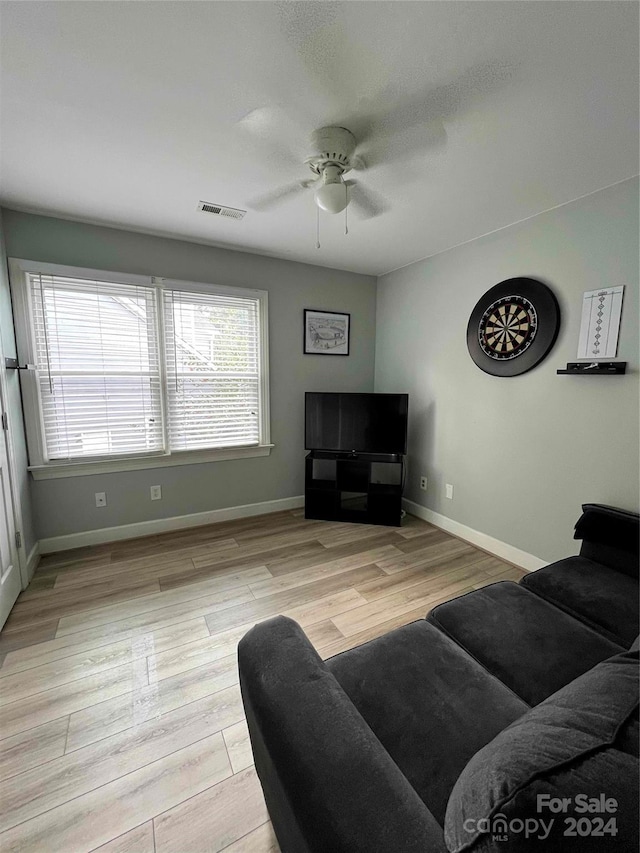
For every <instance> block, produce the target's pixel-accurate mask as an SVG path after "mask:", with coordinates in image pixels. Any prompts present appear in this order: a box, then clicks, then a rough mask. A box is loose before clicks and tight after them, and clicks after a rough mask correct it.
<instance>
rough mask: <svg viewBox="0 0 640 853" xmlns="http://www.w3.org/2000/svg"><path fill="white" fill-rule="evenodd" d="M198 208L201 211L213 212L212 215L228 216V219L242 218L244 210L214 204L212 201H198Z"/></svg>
mask: <svg viewBox="0 0 640 853" xmlns="http://www.w3.org/2000/svg"><path fill="white" fill-rule="evenodd" d="M198 210H201V211H202V212H203V213H213V214H214V216H228V217H229V218H230V219H243V218H244V215H245V213H246V212H247V211H246V210H238V209H237V208H235V207H225V206H224V205H223V204H215V203H214V202H212V201H199V202H198Z"/></svg>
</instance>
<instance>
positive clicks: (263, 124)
mask: <svg viewBox="0 0 640 853" xmlns="http://www.w3.org/2000/svg"><path fill="white" fill-rule="evenodd" d="M236 127H237V128H238V129H239V130H241V131H242V132H243V133H244V134H245V136H248V137H250V138H251V139H253V141H254V142H257V143H259V144H260V148H261V150H262V151H265V150H266V152H267V153H268V154H269V155H270V157H271V158H274V157H276V158H277V159H278V162H279V163H280V164H282V165H284V166H300V165H301V164H302V163H303V162H304V158H305V156H306V146H305V145H304V134H303V133H302V132H301V130H300V129H299V128H298V127H297V126H296V124H295V123H294V122H293V121H292V120H291V119H290V118H289V117H288V116H287V115H286V113H284V111H282V110H281V109H280V108H279V107H275V106H273V107H258V108H257V109H255V110H251V112H249V113H247V115H245V116H243V118H241V119H240V120H239V121H237V122H236Z"/></svg>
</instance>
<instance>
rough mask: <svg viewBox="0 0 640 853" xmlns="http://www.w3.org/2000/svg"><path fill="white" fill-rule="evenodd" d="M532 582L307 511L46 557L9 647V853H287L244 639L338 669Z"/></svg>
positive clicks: (1, 771)
mask: <svg viewBox="0 0 640 853" xmlns="http://www.w3.org/2000/svg"><path fill="white" fill-rule="evenodd" d="M522 574H523V572H522V571H521V570H519V569H516V568H514V567H513V566H510V565H509V564H507V563H504V562H502V561H500V560H498V559H496V558H494V557H491V556H489V555H487V554H486V553H484V552H482V551H479V550H477V549H476V548H473V547H472V546H470V545H468V544H466V543H464V542H461V541H460V540H458V539H454V538H452V537H451V536H449V535H447V534H446V533H443V532H442V531H440V530H438V529H436V528H435V527H432V526H430V525H429V524H426V523H425V522H423V521H420V520H418V519H416V518H413V517H411V516H408V517H407V518H406V519H405V521H404V524H403V526H402V528H399V529H396V528H386V527H383V528H381V527H370V526H365V525H355V524H334V523H330V522H322V521H307V520H305V519H304V517H303V514H302V511H296V512H281V513H275V514H273V515H269V516H261V517H258V518H249V519H241V520H237V521H231V522H224V523H221V524H215V525H210V526H208V527H199V528H195V529H193V530H182V531H179V532H173V533H167V534H164V535H160V536H151V537H146V538H143V539H136V540H130V541H127V542H119V543H113V544H110V545H101V546H96V547H94V548H83V549H77V550H74V551H68V552H66V553H60V554H52V555H48V556H46V557H44V558H43V560H42V561H41V563H40V566H39V568H38V571H37V573H36V576H35V578H34V580H33V582H32V583H31V586H30V587H29V589H28V590H27V591H26V592H24V593H23V594H22V595H21V596H20V598H19V600H18V602H17V603H16V606H15V607H14V609H13V611H12V613H11V615H10V617H9V620H8V621H7V624H6V626H5V628H4V630H3V631H2V634H0V655H2V656H3V660H2V667H1V668H0V849H1V850H2V851H3V853H10V851H20V853H32V851H47V853H80V851H92V850H100V851H101V853H204V851H207V853H212V851H223V850H224V851H225V853H268V851H274V853H275V851H277V850H278V846H277V843H276V841H275V838H274V836H273V833H272V830H271V827H270V824H269V821H268V815H267V811H266V808H265V805H264V800H263V798H262V792H261V789H260V785H259V782H258V780H257V777H256V774H255V771H254V769H253V759H252V755H251V747H250V744H249V737H248V732H247V727H246V724H245V722H244V715H243V708H242V702H241V698H240V691H239V688H238V673H237V666H236V646H237V643H238V640H239V639H240V637H242V635H243V634H244V633H245V632H246V631H247V630H248V629H249V628H250V627H251V625H253V624H255V622H258V621H260V620H262V619H266V618H268V617H270V616H274V615H276V614H278V613H284V614H286V615H288V616H291V617H292V618H293V619H296V620H297V621H298V622H300V624H301V625H302V626H303V628H304V629H305V631H306V632H307V634H308V636H309V637H310V639H311V641H312V642H313V644H314V645H315V646H316V648H317V649H318V651H319V652H320V654H321V655H322V656H323V657H325V658H326V657H330V656H331V655H334V654H337V653H338V652H340V651H343V650H345V649H349V648H351V647H352V646H356V645H358V644H360V643H363V642H365V641H367V640H370V639H372V638H374V637H377V636H379V635H381V634H384V633H385V632H386V631H389V630H391V629H393V628H395V627H397V626H399V625H403V624H405V623H407V622H411V621H413V620H415V619H419V618H422V617H423V616H424V615H425V614H426V613H427V612H428V611H429V610H430V609H431V608H432V607H433V606H434V605H435V604H437V603H438V602H440V601H444V600H446V599H448V598H452V597H454V596H456V595H459V594H460V593H463V592H466V591H468V590H471V589H475V588H478V587H480V586H483V585H485V584H487V583H491V582H493V581H496V580H499V579H504V578H508V579H513V580H518V579H519V578H520V577H521V576H522Z"/></svg>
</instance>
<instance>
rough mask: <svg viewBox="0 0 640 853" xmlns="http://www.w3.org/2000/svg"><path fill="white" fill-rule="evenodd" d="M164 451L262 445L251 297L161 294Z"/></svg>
mask: <svg viewBox="0 0 640 853" xmlns="http://www.w3.org/2000/svg"><path fill="white" fill-rule="evenodd" d="M163 299H164V330H165V364H166V371H167V401H168V405H167V411H168V425H167V426H168V435H169V446H170V447H171V449H172V450H195V449H198V448H207V447H239V446H250V445H257V444H259V442H260V412H259V408H260V310H259V302H258V299H257V298H251V297H242V298H238V297H235V296H232V295H227V294H222V293H217V294H216V293H196V292H193V291H183V290H180V291H178V290H172V291H169V290H167V291H165V293H164V297H163Z"/></svg>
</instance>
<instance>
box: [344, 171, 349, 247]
mask: <svg viewBox="0 0 640 853" xmlns="http://www.w3.org/2000/svg"><path fill="white" fill-rule="evenodd" d="M348 209H349V184H347V183H345V185H344V236H345V237H346V236H347V234H348V233H349V220H348V219H347V210H348Z"/></svg>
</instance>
